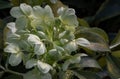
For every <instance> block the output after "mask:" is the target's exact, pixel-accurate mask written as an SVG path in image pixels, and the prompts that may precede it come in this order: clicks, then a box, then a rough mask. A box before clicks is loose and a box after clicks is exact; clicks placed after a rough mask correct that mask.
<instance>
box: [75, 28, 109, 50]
mask: <svg viewBox="0 0 120 79" xmlns="http://www.w3.org/2000/svg"><path fill="white" fill-rule="evenodd" d="M75 36H76V38H80V37H82V38H85V39H87V40H88V41H89V43H90V44H88V45H86V46H84V48H87V49H90V50H93V51H100V52H104V51H108V52H109V51H110V49H109V46H108V44H107V42H106V41H105V40H104V38H103V37H102V36H101V35H100V34H98V33H96V32H94V31H93V30H92V29H91V28H87V27H79V28H78V29H77V31H76V34H75ZM85 50H86V49H85Z"/></svg>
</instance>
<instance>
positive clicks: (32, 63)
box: [25, 59, 37, 69]
mask: <svg viewBox="0 0 120 79" xmlns="http://www.w3.org/2000/svg"><path fill="white" fill-rule="evenodd" d="M35 65H37V61H36V60H35V59H30V60H28V61H27V62H26V64H25V68H26V69H30V68H32V67H34V66H35Z"/></svg>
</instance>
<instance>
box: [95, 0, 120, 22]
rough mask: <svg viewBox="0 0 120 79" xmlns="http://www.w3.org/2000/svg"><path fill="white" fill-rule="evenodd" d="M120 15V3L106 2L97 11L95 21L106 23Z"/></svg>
mask: <svg viewBox="0 0 120 79" xmlns="http://www.w3.org/2000/svg"><path fill="white" fill-rule="evenodd" d="M118 15H120V1H119V0H106V1H105V2H104V3H103V4H102V5H101V7H100V8H99V10H98V11H97V13H96V15H95V20H97V21H104V20H107V19H109V18H112V17H115V16H118Z"/></svg>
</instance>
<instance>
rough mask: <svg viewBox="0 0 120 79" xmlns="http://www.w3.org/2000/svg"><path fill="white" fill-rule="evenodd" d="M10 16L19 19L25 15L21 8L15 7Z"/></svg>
mask: <svg viewBox="0 0 120 79" xmlns="http://www.w3.org/2000/svg"><path fill="white" fill-rule="evenodd" d="M10 14H11V15H12V16H13V17H14V18H19V17H21V16H23V15H24V14H23V13H22V11H21V10H20V8H19V7H13V8H12V9H11V10H10Z"/></svg>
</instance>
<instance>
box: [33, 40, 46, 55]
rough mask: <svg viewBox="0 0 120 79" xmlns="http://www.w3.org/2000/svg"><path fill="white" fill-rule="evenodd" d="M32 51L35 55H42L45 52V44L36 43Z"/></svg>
mask: <svg viewBox="0 0 120 79" xmlns="http://www.w3.org/2000/svg"><path fill="white" fill-rule="evenodd" d="M34 52H35V54H36V55H42V54H44V53H45V52H46V47H45V45H44V44H43V43H42V42H41V44H36V45H35V48H34Z"/></svg>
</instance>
